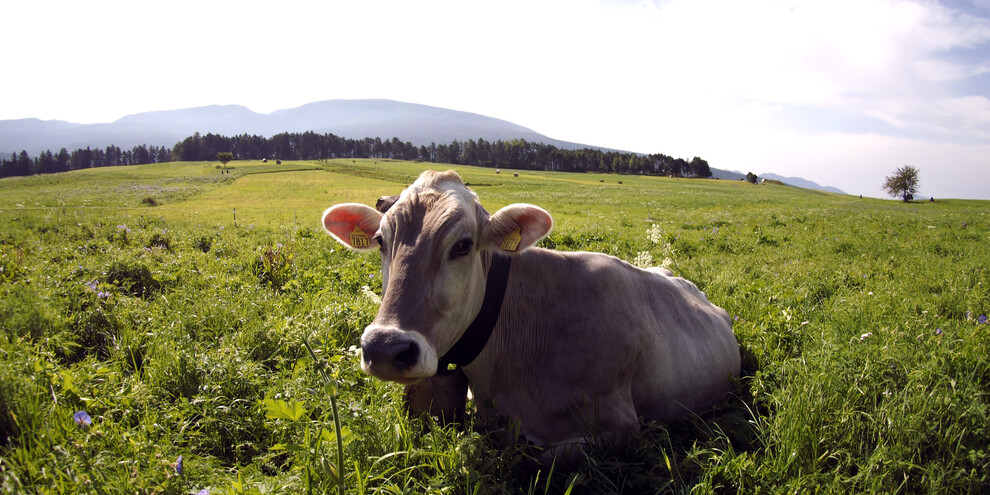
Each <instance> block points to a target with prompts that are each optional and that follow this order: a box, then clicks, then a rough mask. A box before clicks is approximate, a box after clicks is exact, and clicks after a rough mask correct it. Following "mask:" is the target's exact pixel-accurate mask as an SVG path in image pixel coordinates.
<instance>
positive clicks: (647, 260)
mask: <svg viewBox="0 0 990 495" xmlns="http://www.w3.org/2000/svg"><path fill="white" fill-rule="evenodd" d="M632 264H633V265H636V266H638V267H640V268H649V267H651V266H653V255H651V254H650V252H649V251H640V252H639V253H638V254H636V259H634V260H633V262H632Z"/></svg>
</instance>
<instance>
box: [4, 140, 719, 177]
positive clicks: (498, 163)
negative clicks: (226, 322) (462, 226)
mask: <svg viewBox="0 0 990 495" xmlns="http://www.w3.org/2000/svg"><path fill="white" fill-rule="evenodd" d="M217 153H231V154H232V155H233V159H234V160H261V159H264V158H270V159H278V160H330V159H342V158H381V159H395V160H409V161H422V162H430V163H450V164H456V165H474V166H479V167H489V168H505V169H519V170H553V171H561V172H606V173H618V174H638V175H662V176H673V177H702V178H707V177H711V176H712V173H711V169H710V167H709V165H708V162H707V161H705V160H703V159H701V158H699V157H694V159H692V160H691V161H687V160H685V159H683V158H673V157H670V156H667V155H664V154H651V155H642V154H638V153H624V152H619V151H604V150H599V149H593V148H584V149H579V150H565V149H561V148H558V147H556V146H553V145H548V144H544V143H534V142H529V141H526V140H523V139H512V140H505V141H503V140H496V141H486V140H484V139H480V138H479V139H478V140H473V139H469V140H467V141H456V140H455V141H453V142H451V143H449V144H439V145H438V144H436V143H431V144H430V145H429V146H425V145H422V146H418V147H417V146H415V145H413V144H412V143H410V142H408V141H407V142H402V141H400V140H399V139H398V138H392V139H385V140H383V139H381V138H364V139H349V138H343V137H340V136H336V135H334V134H329V133H328V134H319V133H315V132H303V133H282V134H277V135H274V136H272V137H270V138H266V137H263V136H256V135H247V134H243V135H239V136H233V137H228V136H221V135H218V134H212V133H210V134H206V135H205V136H204V135H201V134H199V133H196V134H193V135H192V136H189V137H187V138H185V139H183V140H182V141H180V142H178V143H176V144H175V146H173V147H172V149H171V150H169V149H167V148H165V147H162V148H156V147H154V146H151V147H148V146H144V145H141V146H136V147H134V148H133V149H132V150H128V151H121V150H120V148H117V147H116V146H108V147H107V149H106V151H104V150H99V149H97V150H91V149H90V148H86V149H85V150H81V149H80V150H76V151H74V152H72V153H69V152H68V151H66V150H65V149H64V148H63V149H62V150H61V151H59V152H58V153H57V154H53V153H51V152H50V151H46V152H44V153H42V154H41V155H39V156H38V157H37V158H34V159H32V158H30V157H29V156H28V155H27V153H26V152H24V151H22V152H21V153H20V154H19V155H18V154H14V155H13V156H12V157H11V160H9V161H8V160H6V159H4V160H3V161H2V162H0V177H9V176H13V175H31V174H37V173H54V172H65V171H69V170H78V169H81V168H92V167H104V166H114V165H137V164H143V163H161V162H167V161H173V160H174V161H212V160H216V157H217Z"/></svg>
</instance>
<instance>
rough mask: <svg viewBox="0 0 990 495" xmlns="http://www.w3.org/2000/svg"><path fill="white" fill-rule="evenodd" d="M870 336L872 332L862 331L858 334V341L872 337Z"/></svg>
mask: <svg viewBox="0 0 990 495" xmlns="http://www.w3.org/2000/svg"><path fill="white" fill-rule="evenodd" d="M872 336H873V334H872V333H870V332H866V333H864V334H863V335H860V336H859V341H860V342H862V341H864V340H866V339H868V338H870V337H872Z"/></svg>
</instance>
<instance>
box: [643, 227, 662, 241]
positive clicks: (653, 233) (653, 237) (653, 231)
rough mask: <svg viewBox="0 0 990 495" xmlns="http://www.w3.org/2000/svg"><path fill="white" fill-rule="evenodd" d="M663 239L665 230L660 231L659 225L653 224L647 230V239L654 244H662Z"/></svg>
mask: <svg viewBox="0 0 990 495" xmlns="http://www.w3.org/2000/svg"><path fill="white" fill-rule="evenodd" d="M661 237H663V230H661V229H660V226H659V225H657V224H653V225H651V226H650V228H648V229H646V238H647V239H649V240H650V242H652V243H653V244H660V239H661Z"/></svg>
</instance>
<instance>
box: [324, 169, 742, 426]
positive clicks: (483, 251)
mask: <svg viewBox="0 0 990 495" xmlns="http://www.w3.org/2000/svg"><path fill="white" fill-rule="evenodd" d="M380 206H382V209H383V210H387V212H385V213H383V212H380V211H378V210H376V209H374V208H371V207H369V206H365V205H362V204H354V203H348V204H340V205H336V206H333V207H331V208H329V209H327V210H326V212H324V214H323V226H324V228H325V229H326V230H327V232H329V233H330V234H331V235H333V237H335V238H336V239H337V240H338V241H340V242H341V243H343V244H344V245H346V246H348V247H351V248H353V249H357V250H362V251H367V250H374V249H379V250H380V251H381V257H382V272H383V291H384V294H383V296H382V304H381V307H380V309H379V310H378V315H377V316H376V317H375V319H374V321H373V322H372V323H371V324H370V325H368V327H367V328H366V329H365V331H364V335H363V336H362V337H361V348H362V356H363V357H362V362H361V367H362V369H363V370H364V371H365V372H367V373H369V374H371V375H374V376H376V377H379V378H382V379H385V380H392V381H395V382H399V383H403V384H406V385H411V386H409V387H407V399H408V400H409V401H410V404H409V405H410V407H411V408H413V409H419V410H428V409H429V408H430V402H431V401H430V397H429V395H428V394H430V393H432V391H436V390H457V392H455V394H459V395H460V397H459V399H461V400H460V401H459V402H460V403H461V404H463V396H464V390H463V389H462V388H458V387H456V386H454V387H451V386H449V385H447V384H444V385H443V386H433V382H439V381H440V380H439V379H435V378H433V377H434V376H435V375H437V373H438V372H440V373H441V375H443V374H444V373H445V372H446V371H447V368H448V366H453V365H458V366H459V367H460V368H459V369H460V370H462V371H463V373H464V375H466V376H467V379H468V383H469V385H470V388H471V392H472V393H473V394H474V397H475V404H476V405H477V407H478V408H479V413H485V414H486V415H487V414H490V413H496V414H498V415H501V416H505V417H508V418H511V419H512V420H516V421H519V423H520V426H521V431H522V432H523V433H524V434H525V435H526V436H527V438H529V439H530V440H532V441H534V442H536V443H538V444H543V445H551V446H559V445H565V444H570V443H573V442H580V441H581V439H582V438H583V436H584V435H585V433H587V432H588V427H589V424H590V423H593V424H594V425H595V426H596V427H597V429H598V431H600V432H602V433H604V434H606V435H609V436H618V435H623V434H627V433H630V432H637V431H639V419H640V418H646V419H659V420H665V419H670V418H673V417H676V416H679V415H683V414H688V413H692V412H701V411H704V410H706V409H709V408H711V407H712V406H713V405H714V404H716V403H717V402H718V401H720V400H721V399H722V398H723V396H724V395H725V394H726V393H727V392H728V391H729V390H730V388H731V377H734V376H738V374H739V369H740V355H739V348H738V344H737V343H736V339H735V336H734V335H733V333H732V325H731V322H730V320H729V317H728V314H727V313H726V312H725V311H724V310H723V309H721V308H719V307H717V306H715V305H713V304H712V303H710V302H709V301H708V299H707V297H706V296H705V295H704V294H703V293H702V292H701V291H699V290H698V288H697V287H695V285H694V284H692V283H691V282H689V281H687V280H685V279H683V278H679V277H675V276H673V275H672V274H671V273H670V272H669V271H667V270H663V269H650V270H643V269H640V268H636V267H634V266H632V265H630V264H628V263H626V262H624V261H622V260H620V259H618V258H615V257H612V256H607V255H604V254H599V253H588V252H557V251H550V250H546V249H541V248H537V247H534V245H535V244H536V243H537V242H539V240H540V239H542V238H543V237H544V236H546V235H547V234H548V233H549V232H550V229H551V228H552V224H553V222H552V219H551V217H550V214H549V213H547V212H546V211H544V210H543V209H541V208H539V207H536V206H533V205H528V204H514V205H509V206H506V207H505V208H502V209H501V210H499V211H497V212H495V214H489V213H488V212H487V211H485V209H484V208H482V206H481V203H480V202H479V201H478V197H477V195H475V194H474V193H473V192H472V191H470V190H469V189H468V188H467V187H466V186H465V185H464V183H463V182H462V181H461V178H460V177H459V176H458V175H457V174H456V173H455V172H453V171H449V172H442V173H441V172H434V171H427V172H424V173H423V174H422V175H421V176H420V177H419V179H418V180H416V182H415V183H413V184H412V185H411V186H410V187H409V188H408V189H406V190H405V191H403V192H402V194H401V195H399V196H398V197H397V198H394V202H393V201H388V200H387V201H383V202H382V203H381V204H380ZM441 375H437V376H441ZM449 398H450V397H444V399H445V400H449ZM447 407H451V406H447ZM435 409H436V408H435V407H434V410H433V412H437V411H436V410H435ZM449 412H450V413H456V411H449ZM448 418H450V416H448Z"/></svg>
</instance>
